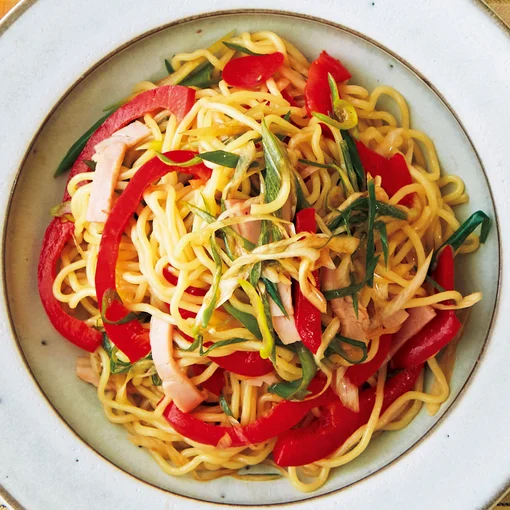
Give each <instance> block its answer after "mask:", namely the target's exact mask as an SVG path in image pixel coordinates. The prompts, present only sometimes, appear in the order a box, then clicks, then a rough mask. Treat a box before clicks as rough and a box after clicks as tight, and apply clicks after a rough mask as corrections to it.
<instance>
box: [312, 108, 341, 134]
mask: <svg viewBox="0 0 510 510" xmlns="http://www.w3.org/2000/svg"><path fill="white" fill-rule="evenodd" d="M312 115H313V116H314V117H315V118H316V119H319V120H320V121H321V122H324V124H328V125H329V126H331V127H334V128H336V129H338V130H342V129H345V126H344V125H343V124H342V123H340V122H338V121H337V120H335V119H332V118H331V117H328V116H327V115H324V114H323V113H319V112H312Z"/></svg>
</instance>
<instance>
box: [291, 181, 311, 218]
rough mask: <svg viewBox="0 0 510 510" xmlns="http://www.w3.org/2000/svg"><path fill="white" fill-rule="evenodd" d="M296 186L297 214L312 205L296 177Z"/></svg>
mask: <svg viewBox="0 0 510 510" xmlns="http://www.w3.org/2000/svg"><path fill="white" fill-rule="evenodd" d="M294 185H295V188H296V213H298V212H299V211H302V210H303V209H308V208H309V207H310V204H309V203H308V200H307V199H306V197H305V194H304V193H303V189H302V188H301V184H299V181H298V178H297V177H295V176H294Z"/></svg>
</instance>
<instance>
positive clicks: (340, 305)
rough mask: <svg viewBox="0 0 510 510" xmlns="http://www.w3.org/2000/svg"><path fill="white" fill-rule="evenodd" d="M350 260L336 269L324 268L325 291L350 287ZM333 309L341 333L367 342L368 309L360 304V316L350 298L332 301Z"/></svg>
mask: <svg viewBox="0 0 510 510" xmlns="http://www.w3.org/2000/svg"><path fill="white" fill-rule="evenodd" d="M349 267H350V259H349V258H345V259H344V260H343V261H342V263H341V264H340V265H339V266H338V267H337V268H336V269H327V268H323V269H322V270H321V278H322V288H323V290H334V289H340V288H342V287H348V286H349V285H350V281H349ZM331 308H332V309H333V312H334V314H335V315H336V316H337V317H338V318H339V319H340V333H341V334H342V335H343V336H345V337H347V338H352V339H354V340H360V341H362V342H367V341H368V337H367V331H368V329H369V327H370V320H369V317H368V312H367V309H366V307H364V306H363V305H362V304H361V303H359V304H358V315H357V316H356V311H355V310H354V305H353V303H352V298H351V297H350V296H348V297H343V298H335V299H332V300H331Z"/></svg>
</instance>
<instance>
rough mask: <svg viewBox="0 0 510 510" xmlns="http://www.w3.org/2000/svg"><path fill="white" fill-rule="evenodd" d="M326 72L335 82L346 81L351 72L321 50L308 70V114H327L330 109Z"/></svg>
mask: <svg viewBox="0 0 510 510" xmlns="http://www.w3.org/2000/svg"><path fill="white" fill-rule="evenodd" d="M328 73H329V74H331V75H332V76H333V78H334V79H335V81H336V82H341V81H346V80H348V79H349V78H350V77H351V73H350V72H349V71H348V70H347V69H346V68H345V67H344V66H343V65H342V63H341V62H340V61H339V60H337V59H336V58H333V57H332V56H330V55H328V53H326V52H325V51H323V52H322V53H321V54H320V55H319V57H318V58H317V59H316V60H314V61H313V62H312V65H311V66H310V70H309V71H308V80H307V82H306V86H305V104H306V111H307V112H308V115H310V116H311V115H312V112H318V113H323V114H324V115H328V114H329V112H330V111H331V108H332V105H331V90H330V88H329V83H328Z"/></svg>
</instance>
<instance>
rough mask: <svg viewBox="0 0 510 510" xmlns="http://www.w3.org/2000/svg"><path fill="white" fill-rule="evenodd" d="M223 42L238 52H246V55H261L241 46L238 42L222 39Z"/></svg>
mask: <svg viewBox="0 0 510 510" xmlns="http://www.w3.org/2000/svg"><path fill="white" fill-rule="evenodd" d="M223 44H224V45H225V46H226V47H227V48H230V49H231V50H235V51H238V52H239V53H246V55H262V53H255V52H254V51H251V50H249V49H248V48H246V47H245V46H241V45H240V44H234V43H231V42H227V41H223Z"/></svg>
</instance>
